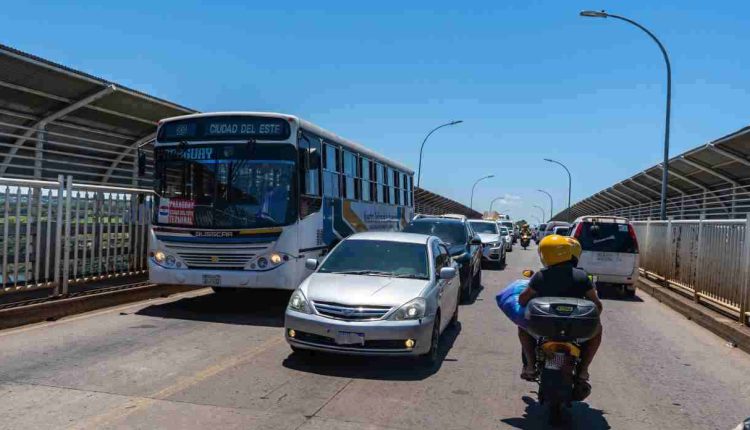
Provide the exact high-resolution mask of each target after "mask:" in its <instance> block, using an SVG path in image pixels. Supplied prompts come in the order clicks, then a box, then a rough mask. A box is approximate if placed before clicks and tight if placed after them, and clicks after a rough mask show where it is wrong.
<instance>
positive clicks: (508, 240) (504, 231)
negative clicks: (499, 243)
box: [498, 226, 513, 252]
mask: <svg viewBox="0 0 750 430" xmlns="http://www.w3.org/2000/svg"><path fill="white" fill-rule="evenodd" d="M498 227H499V228H500V234H501V235H502V237H503V242H504V244H505V251H507V252H513V238H512V237H511V235H510V230H508V227H505V226H498Z"/></svg>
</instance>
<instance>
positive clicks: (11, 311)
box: [0, 284, 203, 330]
mask: <svg viewBox="0 0 750 430" xmlns="http://www.w3.org/2000/svg"><path fill="white" fill-rule="evenodd" d="M200 288H203V287H188V286H185V285H153V284H149V285H143V286H138V287H132V288H126V289H122V290H115V291H106V292H102V293H93V294H87V295H83V296H78V297H70V298H64V299H59V300H51V301H48V302H42V303H35V304H32V305H27V306H19V307H16V308H8V309H2V310H0V330H2V329H7V328H12V327H19V326H22V325H27V324H33V323H38V322H42V321H54V320H57V319H60V318H63V317H66V316H70V315H75V314H81V313H84V312H89V311H93V310H97V309H102V308H108V307H112V306H117V305H121V304H125V303H131V302H137V301H141V300H147V299H152V298H155V297H166V296H169V295H172V294H176V293H183V292H187V291H192V290H197V289H200Z"/></svg>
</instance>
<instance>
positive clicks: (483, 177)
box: [469, 175, 495, 210]
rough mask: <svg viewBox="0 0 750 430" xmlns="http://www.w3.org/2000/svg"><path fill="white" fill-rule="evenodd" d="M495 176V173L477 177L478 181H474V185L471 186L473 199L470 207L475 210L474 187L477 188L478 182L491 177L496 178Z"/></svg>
mask: <svg viewBox="0 0 750 430" xmlns="http://www.w3.org/2000/svg"><path fill="white" fill-rule="evenodd" d="M494 177H495V175H487V176H482V177H481V178H479V179H477V180H476V181H475V182H474V185H472V186H471V201H470V203H469V208H470V209H472V210H474V188H476V187H477V184H478V183H479V182H481V181H484V180H485V179H490V178H494Z"/></svg>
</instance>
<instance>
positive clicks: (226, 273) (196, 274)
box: [148, 259, 297, 290]
mask: <svg viewBox="0 0 750 430" xmlns="http://www.w3.org/2000/svg"><path fill="white" fill-rule="evenodd" d="M290 263H292V262H288V263H286V264H283V265H281V266H279V267H276V268H275V269H272V270H268V271H264V272H258V271H251V270H209V269H167V268H165V267H162V266H160V265H158V264H156V263H154V262H153V261H152V260H151V259H149V262H148V279H149V282H151V283H154V284H172V285H174V284H176V285H194V286H202V287H219V288H220V287H227V288H271V289H280V290H294V289H296V288H297V276H296V270H295V269H296V268H295V267H294V266H293V264H290Z"/></svg>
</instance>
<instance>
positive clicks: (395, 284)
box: [284, 232, 460, 365]
mask: <svg viewBox="0 0 750 430" xmlns="http://www.w3.org/2000/svg"><path fill="white" fill-rule="evenodd" d="M306 265H307V267H308V268H310V269H314V270H315V271H314V272H313V273H312V274H311V275H310V276H309V277H308V278H307V279H305V280H304V281H303V282H302V284H300V286H299V288H298V289H297V290H295V291H294V293H292V296H291V298H290V300H289V305H288V307H287V311H286V318H285V323H284V328H285V330H284V332H285V335H286V340H287V342H288V343H289V345H290V346H291V347H292V349H293V350H294V351H297V352H300V351H301V350H321V351H330V352H337V353H344V354H361V355H412V356H421V357H422V358H423V359H424V361H425V362H426V364H428V365H431V364H434V363H435V362H436V361H437V360H438V345H439V341H440V335H441V334H442V332H443V331H444V330H445V329H446V328H447V327H448V326H449V325H450V324H456V323H457V322H458V303H459V293H460V288H459V282H458V278H457V277H456V272H457V270H458V266H457V264H456V263H455V262H454V261H453V259H451V257H450V253H449V252H448V248H447V247H446V246H445V245H444V244H443V243H442V242H441V241H440V239H438V238H437V237H434V236H427V235H421V234H412V233H385V232H378V233H374V232H373V233H358V234H354V235H352V236H349V237H348V238H346V239H345V240H343V241H342V242H341V243H339V244H338V245H337V246H336V247H335V248H334V249H333V250H332V251H331V252H330V253H329V254H328V256H327V257H326V258H325V259H324V260H323V261H322V262H318V261H317V260H314V259H309V260H307V261H306Z"/></svg>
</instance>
